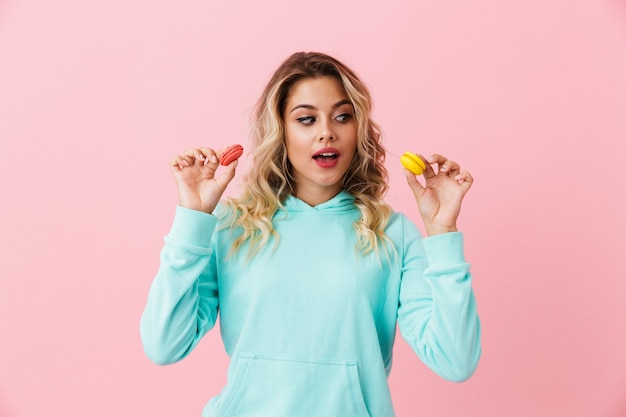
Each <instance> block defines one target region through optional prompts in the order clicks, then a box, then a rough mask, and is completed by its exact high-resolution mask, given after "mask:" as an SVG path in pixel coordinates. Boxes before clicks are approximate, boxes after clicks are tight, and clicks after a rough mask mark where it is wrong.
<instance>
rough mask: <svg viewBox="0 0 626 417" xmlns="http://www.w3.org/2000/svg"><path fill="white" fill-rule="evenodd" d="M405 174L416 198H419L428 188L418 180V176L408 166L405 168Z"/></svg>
mask: <svg viewBox="0 0 626 417" xmlns="http://www.w3.org/2000/svg"><path fill="white" fill-rule="evenodd" d="M404 176H405V177H406V182H407V184H409V187H410V188H411V190H412V191H413V194H414V195H415V198H416V199H418V200H419V199H420V198H421V197H422V196H423V195H424V193H425V192H426V188H424V186H423V185H422V184H421V183H420V182H419V181H418V180H417V176H416V175H415V174H413V173H412V172H411V171H409V170H408V169H406V168H405V169H404Z"/></svg>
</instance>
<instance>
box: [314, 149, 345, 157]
mask: <svg viewBox="0 0 626 417" xmlns="http://www.w3.org/2000/svg"><path fill="white" fill-rule="evenodd" d="M325 153H332V154H335V155H337V157H339V155H340V153H339V151H338V150H337V149H336V148H323V149H320V150H319V151H317V152H315V153H314V154H313V158H315V157H316V156H320V155H322V154H325Z"/></svg>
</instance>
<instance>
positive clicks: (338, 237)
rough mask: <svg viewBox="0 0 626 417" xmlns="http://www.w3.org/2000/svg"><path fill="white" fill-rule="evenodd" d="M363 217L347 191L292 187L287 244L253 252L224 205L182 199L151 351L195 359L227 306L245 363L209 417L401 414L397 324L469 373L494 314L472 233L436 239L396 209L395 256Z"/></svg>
mask: <svg viewBox="0 0 626 417" xmlns="http://www.w3.org/2000/svg"><path fill="white" fill-rule="evenodd" d="M359 216H360V212H359V210H358V209H357V207H356V206H355V205H354V198H353V197H352V196H351V195H350V194H348V193H347V192H341V193H340V194H338V195H337V196H335V197H334V198H333V199H331V200H329V201H327V202H325V203H322V204H320V205H318V206H315V207H311V206H309V205H308V204H306V203H304V202H303V201H301V200H299V199H297V198H295V197H293V196H290V197H288V198H287V199H286V201H285V202H284V210H283V209H281V210H279V212H277V213H276V215H275V216H274V219H273V224H274V227H275V229H276V231H277V232H278V234H279V236H280V238H279V241H278V245H277V246H274V242H273V241H271V242H270V243H269V244H267V245H266V246H265V248H264V249H263V250H262V251H261V253H260V254H258V255H256V256H255V257H254V258H253V259H251V260H246V246H245V245H244V247H243V248H242V249H243V250H242V251H240V252H239V254H235V255H232V256H230V257H229V256H228V254H229V251H230V248H231V244H232V242H233V240H234V239H235V238H236V237H237V233H233V232H231V231H230V230H229V229H228V228H223V227H220V225H219V221H218V218H217V217H216V216H213V215H209V214H206V213H201V212H197V211H193V210H189V209H185V208H182V207H178V208H177V211H176V215H175V218H174V223H173V225H172V229H171V231H170V233H169V234H168V236H166V238H165V246H164V248H163V250H162V253H161V266H160V269H159V271H158V274H157V276H156V278H155V279H154V282H153V284H152V287H151V289H150V293H149V296H148V302H147V305H146V307H145V311H144V313H143V316H142V319H141V336H142V341H143V345H144V349H145V352H146V354H147V356H148V357H149V358H150V359H151V360H152V361H154V362H155V363H157V364H169V363H173V362H176V361H178V360H180V359H182V358H184V357H185V356H186V355H188V354H189V352H190V351H191V350H192V349H193V348H194V347H195V346H196V344H197V343H198V342H199V341H200V339H201V338H202V337H203V336H204V334H206V332H208V331H209V330H210V329H211V328H212V327H213V326H214V324H215V322H216V320H217V316H218V311H219V313H220V328H221V333H222V339H223V342H224V346H225V348H226V352H227V353H228V355H229V356H230V358H231V363H230V367H229V370H228V382H227V384H226V386H225V387H224V389H223V390H222V392H221V393H220V394H219V395H218V396H216V397H215V398H213V399H212V400H211V401H209V402H208V404H207V405H206V407H205V409H204V412H203V416H204V417H209V416H211V417H227V416H233V417H235V416H237V417H239V416H242V417H243V416H268V417H294V416H298V417H309V416H311V417H312V416H323V417H349V416H359V417H368V416H370V417H387V416H394V411H393V406H392V403H391V396H390V393H389V387H388V384H387V377H388V375H389V372H390V370H391V360H392V348H393V343H394V338H395V333H396V323H397V324H398V325H399V328H400V331H401V333H402V335H403V337H404V338H405V340H406V341H407V342H408V343H409V344H410V346H411V347H412V348H413V350H414V351H415V352H416V353H417V355H418V356H419V357H420V358H421V360H422V361H423V362H424V363H426V365H428V366H429V367H430V368H431V369H432V370H433V371H435V372H436V373H437V374H439V375H441V376H442V377H443V378H446V379H448V380H451V381H459V382H460V381H463V380H465V379H467V378H469V377H470V376H471V375H472V373H473V372H474V370H475V368H476V366H477V363H478V359H479V357H480V325H479V320H478V316H477V312H476V303H475V300H474V295H473V291H472V286H471V276H470V273H469V265H468V263H467V262H466V261H465V259H464V255H463V241H462V234H461V233H459V232H455V233H447V234H443V235H437V236H433V237H428V238H425V239H422V238H421V236H420V234H419V232H418V230H417V228H416V227H415V225H414V224H413V223H411V222H410V221H409V220H408V219H407V218H406V217H405V216H404V215H402V214H399V213H394V214H393V215H392V217H391V220H390V222H389V224H388V226H387V229H386V233H387V234H388V236H389V238H390V240H391V241H392V242H393V247H394V249H393V250H391V251H389V252H390V254H391V257H390V258H388V257H386V256H385V255H384V254H383V252H381V254H383V255H382V256H377V255H376V254H375V253H371V254H369V255H366V256H363V255H362V254H361V253H360V252H358V251H357V250H356V249H355V245H356V243H357V236H356V233H355V230H354V228H353V222H354V221H355V220H357V219H358V218H359ZM216 226H217V227H216ZM394 252H395V254H394Z"/></svg>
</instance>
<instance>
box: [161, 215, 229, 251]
mask: <svg viewBox="0 0 626 417" xmlns="http://www.w3.org/2000/svg"><path fill="white" fill-rule="evenodd" d="M216 225H217V217H215V216H214V215H212V214H208V213H204V212H202V211H196V210H191V209H188V208H185V207H181V206H176V214H175V215H174V222H173V223H172V228H171V229H170V233H169V234H168V237H169V238H171V239H174V240H176V241H178V242H184V243H185V244H188V245H193V246H199V247H204V248H208V247H209V246H210V244H211V236H212V235H213V230H215V226H216Z"/></svg>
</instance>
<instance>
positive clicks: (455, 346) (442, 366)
mask: <svg viewBox="0 0 626 417" xmlns="http://www.w3.org/2000/svg"><path fill="white" fill-rule="evenodd" d="M403 230H404V246H403V251H404V252H403V265H402V283H401V287H400V305H399V309H398V324H399V328H400V332H401V333H402V336H403V337H404V339H405V340H406V341H407V342H408V343H409V345H410V346H411V348H412V349H413V350H414V351H415V352H416V353H417V355H418V356H419V358H420V359H421V360H422V361H423V362H424V363H425V364H426V365H427V366H428V367H429V368H431V369H432V370H433V371H434V372H435V373H437V374H438V375H440V376H441V377H443V378H445V379H447V380H450V381H454V382H462V381H464V380H466V379H468V378H469V377H471V376H472V374H473V373H474V371H475V370H476V367H477V365H478V361H479V359H480V355H481V348H480V322H479V318H478V313H477V310H476V300H475V298H474V292H473V290H472V276H471V274H470V265H469V264H468V263H467V262H466V261H465V257H464V254H463V235H462V234H461V233H460V232H453V233H445V234H441V235H436V236H432V237H427V238H424V239H422V238H421V236H420V233H419V231H418V230H417V228H416V227H415V225H414V224H413V223H411V222H410V221H409V220H408V219H406V218H404V227H403Z"/></svg>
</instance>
